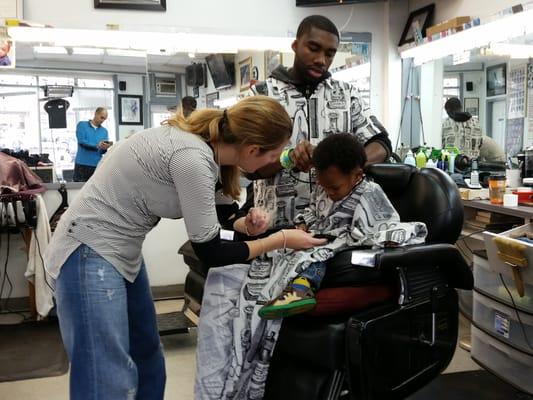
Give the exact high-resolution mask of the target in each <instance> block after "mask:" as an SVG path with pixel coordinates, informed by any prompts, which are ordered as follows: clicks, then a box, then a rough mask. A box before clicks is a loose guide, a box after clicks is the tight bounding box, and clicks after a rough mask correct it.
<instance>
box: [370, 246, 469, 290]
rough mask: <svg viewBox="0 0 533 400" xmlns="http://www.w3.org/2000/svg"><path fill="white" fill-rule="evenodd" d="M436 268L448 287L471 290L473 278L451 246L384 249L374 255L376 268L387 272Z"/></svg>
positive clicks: (461, 257) (460, 256)
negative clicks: (401, 269) (441, 273)
mask: <svg viewBox="0 0 533 400" xmlns="http://www.w3.org/2000/svg"><path fill="white" fill-rule="evenodd" d="M426 266H427V267H428V268H434V267H438V268H439V270H440V271H442V272H443V274H444V275H445V276H446V279H447V281H448V285H449V286H450V287H453V288H456V289H464V290H471V289H472V288H473V287H474V278H473V276H472V271H471V270H470V267H469V266H468V265H467V264H466V262H465V260H464V258H463V256H462V255H461V253H459V250H457V248H456V247H455V246H454V245H451V244H447V243H446V244H428V245H417V246H406V247H398V248H394V249H385V250H384V251H383V252H382V253H378V254H377V255H376V268H377V269H380V270H383V271H387V270H391V269H396V268H403V269H407V270H408V269H410V268H421V267H426Z"/></svg>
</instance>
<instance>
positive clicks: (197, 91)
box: [192, 86, 200, 99]
mask: <svg viewBox="0 0 533 400" xmlns="http://www.w3.org/2000/svg"><path fill="white" fill-rule="evenodd" d="M192 97H194V98H195V99H197V98H198V97H200V87H199V86H193V88H192Z"/></svg>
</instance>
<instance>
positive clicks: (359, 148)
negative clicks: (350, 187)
mask: <svg viewBox="0 0 533 400" xmlns="http://www.w3.org/2000/svg"><path fill="white" fill-rule="evenodd" d="M313 164H314V165H315V168H316V169H317V171H325V170H326V169H328V168H329V167H332V166H334V167H337V168H338V169H339V170H340V171H341V172H342V173H343V174H349V173H350V172H352V171H353V170H354V169H356V168H363V167H364V166H365V164H366V153H365V148H364V147H363V145H362V144H361V143H360V142H359V141H358V140H357V139H356V138H355V137H354V136H353V135H350V134H349V133H336V134H333V135H330V136H328V137H326V138H325V139H324V140H322V141H321V142H320V143H319V144H318V145H317V146H316V148H315V150H314V151H313Z"/></svg>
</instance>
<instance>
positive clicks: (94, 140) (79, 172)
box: [73, 107, 113, 182]
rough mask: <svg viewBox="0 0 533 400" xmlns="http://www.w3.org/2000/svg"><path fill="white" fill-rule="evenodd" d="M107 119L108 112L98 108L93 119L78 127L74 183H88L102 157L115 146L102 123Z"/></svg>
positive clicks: (79, 123)
mask: <svg viewBox="0 0 533 400" xmlns="http://www.w3.org/2000/svg"><path fill="white" fill-rule="evenodd" d="M106 119H107V110H106V109H105V108H104V107H98V108H97V109H96V110H95V112H94V117H93V119H90V120H89V121H80V122H78V125H77V126H76V139H77V140H78V151H77V153H76V159H75V161H74V177H73V179H74V182H86V181H88V180H89V178H90V177H91V176H92V175H93V174H94V170H95V169H96V166H97V165H98V163H99V162H100V159H101V158H102V155H103V154H104V153H105V152H106V151H107V149H108V148H109V147H110V146H111V145H112V144H113V142H110V141H109V134H108V132H107V129H106V128H104V127H103V126H102V123H103V122H104V121H105V120H106Z"/></svg>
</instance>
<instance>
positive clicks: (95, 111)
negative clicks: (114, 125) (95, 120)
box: [94, 107, 107, 115]
mask: <svg viewBox="0 0 533 400" xmlns="http://www.w3.org/2000/svg"><path fill="white" fill-rule="evenodd" d="M104 111H107V108H105V107H98V108H97V109H96V110H94V114H95V115H96V114H100V113H101V112H104Z"/></svg>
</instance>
